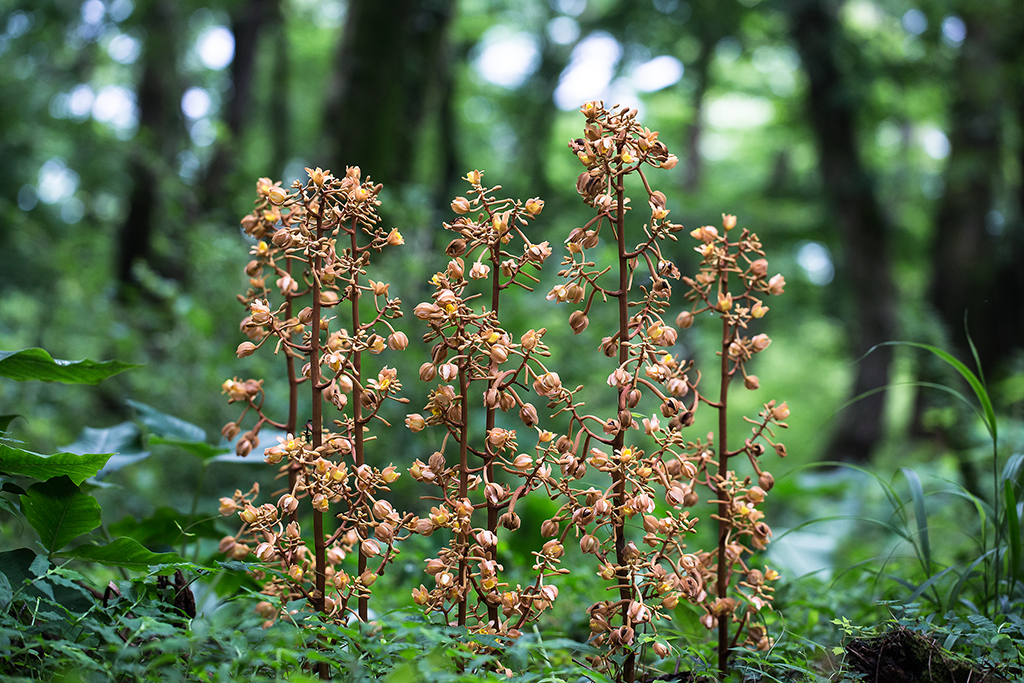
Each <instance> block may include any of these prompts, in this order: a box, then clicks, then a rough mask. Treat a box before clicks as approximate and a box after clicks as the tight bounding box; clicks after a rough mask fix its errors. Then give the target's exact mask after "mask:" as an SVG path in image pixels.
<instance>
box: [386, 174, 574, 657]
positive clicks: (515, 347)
mask: <svg viewBox="0 0 1024 683" xmlns="http://www.w3.org/2000/svg"><path fill="white" fill-rule="evenodd" d="M466 180H467V181H468V182H469V183H470V185H471V189H470V191H469V193H468V194H469V195H470V198H466V197H457V198H456V199H455V200H454V201H453V202H452V209H453V211H455V213H456V214H458V217H457V218H456V219H455V220H454V221H453V222H452V223H451V224H447V223H446V224H445V227H446V228H448V229H449V230H452V231H454V232H456V233H457V234H458V237H457V238H456V239H454V240H452V242H451V243H450V244H449V245H448V248H447V249H446V251H447V253H448V255H449V256H451V257H452V259H451V261H450V262H449V263H448V266H447V268H446V270H445V271H444V272H441V273H437V274H436V275H435V276H434V277H433V278H432V283H433V284H434V286H435V292H434V294H433V296H432V301H430V302H424V303H421V304H419V305H418V306H417V307H416V310H415V315H416V317H418V318H419V319H421V320H423V321H425V322H427V323H428V324H429V326H430V331H429V332H428V333H427V334H426V335H424V340H425V341H428V342H432V341H433V342H435V344H434V346H433V349H432V352H431V356H432V361H431V362H429V363H425V364H424V365H423V366H422V367H421V368H420V378H421V379H422V380H424V381H427V382H430V381H434V380H435V379H437V378H440V380H441V384H440V386H438V387H437V388H435V389H434V390H433V391H431V393H430V397H429V401H428V403H427V406H426V411H425V412H426V417H424V416H423V415H420V414H412V415H409V416H408V418H407V420H406V424H407V425H408V426H409V428H410V429H412V430H413V431H414V432H418V431H421V430H422V429H424V428H425V427H426V426H428V425H430V426H439V427H444V428H445V431H446V434H445V437H444V440H443V443H442V447H441V449H440V450H439V451H437V452H436V453H434V454H433V455H431V456H430V458H429V459H428V462H422V461H420V460H417V461H416V462H415V463H414V464H413V466H412V468H411V470H410V471H411V473H412V476H413V477H414V478H416V479H417V480H419V481H423V482H429V483H431V484H433V485H436V486H438V487H439V488H440V494H439V495H438V496H434V497H430V500H433V501H437V502H439V503H440V504H439V505H438V506H436V507H434V508H433V509H432V510H431V513H430V516H429V518H427V519H419V520H414V522H413V524H412V528H414V529H415V530H416V531H417V532H418V533H421V534H424V535H430V534H432V533H433V532H434V531H436V530H438V529H450V530H451V532H452V534H453V536H452V539H451V542H450V543H449V544H448V546H447V547H446V548H444V549H443V550H442V551H441V553H440V555H439V556H438V557H436V558H429V559H428V560H427V572H428V574H431V575H433V577H434V581H435V587H434V588H433V589H432V590H428V589H427V588H426V587H425V586H423V585H421V586H420V587H419V588H417V589H416V590H414V591H413V597H414V599H415V601H416V602H417V603H418V604H421V605H423V606H425V608H426V610H427V611H428V612H433V611H436V612H441V613H442V614H444V615H445V617H446V619H452V612H454V619H453V620H452V621H454V623H456V624H458V625H460V626H468V627H470V628H472V629H474V630H476V631H480V632H486V633H494V634H501V635H505V636H509V637H513V638H514V637H517V636H518V634H519V629H520V628H521V627H522V625H523V624H524V623H526V622H529V621H532V620H534V619H535V618H536V617H537V615H539V613H540V612H541V611H542V610H543V609H545V608H547V607H548V606H550V603H551V601H552V600H554V598H555V597H556V596H557V589H556V588H555V586H553V585H550V584H546V583H545V579H547V578H548V577H550V576H552V575H554V574H557V573H559V572H560V571H561V570H559V569H558V568H557V566H556V565H557V562H558V558H559V556H560V555H561V552H560V551H559V552H557V553H554V552H539V553H537V557H538V561H537V563H536V565H535V566H534V571H535V572H536V579H535V580H534V583H533V585H531V586H528V587H527V588H526V589H522V588H517V589H516V590H501V589H503V588H507V587H508V586H507V584H505V583H503V582H502V581H501V577H500V575H499V571H500V570H501V569H502V567H501V565H500V564H498V561H497V551H496V547H497V542H498V534H499V533H500V528H499V527H504V528H505V529H508V530H511V531H514V530H515V529H517V528H519V524H520V521H519V517H518V515H516V514H515V504H516V502H517V501H518V500H520V499H521V498H522V497H523V496H525V495H527V494H528V493H529V492H530V491H532V490H534V489H536V488H538V487H540V486H542V485H546V483H547V482H548V481H550V471H551V468H550V466H548V465H545V462H544V459H543V457H540V458H538V459H536V460H535V459H534V457H531V456H530V455H528V454H526V453H517V450H518V442H517V439H518V435H517V433H516V430H513V429H504V428H501V427H498V426H496V424H497V414H498V412H499V411H509V410H511V409H513V408H515V407H517V406H518V408H519V418H520V420H521V421H522V422H523V424H524V425H525V426H526V427H527V428H528V429H533V430H535V431H536V432H537V435H538V443H537V446H536V447H535V450H536V451H537V453H538V454H540V455H543V451H544V449H545V446H544V444H545V443H546V442H547V441H550V440H551V438H552V436H553V435H551V434H550V433H548V432H544V431H542V430H541V429H540V428H539V427H538V422H539V420H538V416H537V410H536V408H534V406H533V405H532V404H530V403H528V402H525V401H524V400H523V398H522V396H521V394H520V392H521V391H526V390H527V387H528V385H527V382H528V381H529V380H530V379H535V380H536V379H537V378H540V377H546V378H548V379H549V380H550V378H551V377H554V379H555V380H557V376H556V375H553V374H552V373H548V371H547V369H546V368H545V367H544V365H543V363H542V362H541V358H542V357H544V356H546V355H548V351H547V348H546V346H544V345H543V344H542V343H541V337H542V336H543V334H544V330H539V331H537V330H528V331H527V332H526V333H525V334H523V335H522V336H521V338H520V340H519V342H518V343H515V342H514V341H513V338H512V336H511V335H510V334H509V333H508V332H507V331H506V330H504V329H503V328H502V326H501V321H500V320H499V318H498V315H497V311H498V306H499V303H500V295H501V292H502V291H504V290H506V289H508V288H510V287H513V286H518V287H523V288H525V289H530V284H528V283H532V282H536V278H534V277H533V276H532V275H530V274H529V273H528V272H526V271H527V266H530V267H536V268H540V266H541V265H542V264H543V262H544V260H545V259H546V258H547V256H548V255H550V253H551V250H550V248H549V247H548V245H547V243H546V242H544V243H541V244H534V243H533V242H532V241H530V240H529V239H528V238H527V236H526V235H525V234H524V232H523V230H522V228H523V227H524V226H526V224H527V222H528V221H529V220H530V219H532V218H533V217H534V216H536V215H537V214H539V213H540V212H541V210H542V208H543V202H541V201H540V200H539V199H531V200H529V201H528V202H526V203H525V205H524V204H522V203H521V202H518V201H513V200H509V199H497V198H495V197H494V195H493V193H494V192H495V191H496V190H497V189H499V188H498V187H492V188H488V187H485V186H483V185H481V173H480V172H479V171H472V172H470V173H468V174H467V175H466ZM513 242H521V243H522V244H523V249H522V252H521V253H513V252H512V251H510V248H511V247H510V244H512V243H513ZM474 256H475V259H476V260H475V262H474V263H473V265H472V266H470V267H469V268H468V270H467V266H466V262H467V261H468V260H469V259H471V258H473V257H474ZM473 280H478V281H482V282H485V283H486V285H487V293H489V294H490V297H489V298H490V306H489V307H488V306H487V305H486V304H484V305H481V306H480V307H479V308H474V307H473V303H474V300H475V299H477V298H479V295H478V294H473V293H471V289H472V288H471V287H470V283H471V282H472V281H473ZM524 280H525V282H524ZM455 381H457V384H458V389H456V388H455V387H453V386H452V385H451V384H448V383H449V382H455ZM475 385H483V387H484V388H483V389H482V390H480V393H479V394H478V395H482V398H483V403H484V406H485V414H484V420H483V423H484V432H483V434H484V439H483V441H482V443H480V442H476V441H474V440H472V439H471V438H470V437H471V433H470V427H471V424H473V422H474V420H472V419H471V417H472V416H471V412H472V408H471V406H472V402H471V401H470V396H471V395H472V393H473V387H474V386H475ZM534 386H535V388H536V386H537V385H536V384H535V385H534ZM449 441H454V442H455V444H457V448H458V453H459V461H458V464H457V465H455V466H451V467H450V466H448V465H447V461H446V458H445V446H446V445H447V444H448V443H449ZM471 458H472V459H471ZM499 474H500V475H502V478H504V479H507V478H508V477H509V476H511V477H514V478H516V479H518V480H520V481H521V483H519V484H518V485H517V486H515V487H514V490H513V487H511V486H509V484H507V483H503V482H502V481H500V480H499V478H498V477H499ZM481 489H482V495H481ZM481 498H482V500H481ZM478 509H486V511H487V519H486V522H485V524H484V526H482V527H478V526H476V524H475V522H474V512H475V511H476V510H478ZM472 595H475V596H476V600H475V601H473V600H471V596H472Z"/></svg>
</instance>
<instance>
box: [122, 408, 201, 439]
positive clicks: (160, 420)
mask: <svg viewBox="0 0 1024 683" xmlns="http://www.w3.org/2000/svg"><path fill="white" fill-rule="evenodd" d="M127 403H128V405H130V406H131V407H132V408H135V410H136V411H138V413H139V420H140V421H141V422H142V424H144V425H146V427H148V428H149V431H151V432H152V433H153V434H155V435H157V436H162V437H165V438H170V439H177V440H180V441H188V442H205V441H206V432H204V431H203V430H202V428H200V427H197V426H196V425H194V424H192V423H191V422H185V420H182V419H181V418H178V417H174V416H173V415H168V414H167V413H161V412H160V411H159V410H157V409H156V408H153V407H152V406H147V405H146V404H145V403H139V402H138V401H127Z"/></svg>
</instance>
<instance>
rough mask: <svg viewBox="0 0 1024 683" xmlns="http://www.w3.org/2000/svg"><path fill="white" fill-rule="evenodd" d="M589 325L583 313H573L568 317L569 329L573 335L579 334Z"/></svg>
mask: <svg viewBox="0 0 1024 683" xmlns="http://www.w3.org/2000/svg"><path fill="white" fill-rule="evenodd" d="M589 324H590V320H589V319H588V318H587V315H586V314H585V313H584V312H583V311H573V312H572V314H571V315H570V316H569V327H571V328H572V331H573V334H579V333H580V332H582V331H583V330H585V329H587V325H589Z"/></svg>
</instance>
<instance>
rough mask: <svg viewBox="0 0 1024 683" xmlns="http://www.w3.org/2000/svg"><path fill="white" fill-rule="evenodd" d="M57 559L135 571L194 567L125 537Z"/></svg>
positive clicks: (178, 556)
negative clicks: (167, 567) (164, 566)
mask: <svg viewBox="0 0 1024 683" xmlns="http://www.w3.org/2000/svg"><path fill="white" fill-rule="evenodd" d="M57 557H61V558H66V559H72V560H83V561H86V562H96V563H97V564H102V565H106V566H108V567H124V568H125V569H132V570H135V571H144V570H146V569H149V568H150V567H153V566H156V565H175V566H188V567H194V566H196V565H194V564H193V563H191V562H189V561H188V560H186V559H185V558H183V557H182V556H181V555H178V554H177V553H154V552H152V551H151V550H149V549H148V548H146V547H145V546H144V545H142V544H141V543H139V542H138V541H136V540H135V539H134V538H128V537H127V536H124V537H121V538H118V539H116V540H114V541H111V542H110V543H108V544H106V545H80V546H78V547H76V548H72V549H71V550H65V551H63V552H60V553H58V554H57Z"/></svg>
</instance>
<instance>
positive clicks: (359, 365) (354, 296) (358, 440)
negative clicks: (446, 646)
mask: <svg viewBox="0 0 1024 683" xmlns="http://www.w3.org/2000/svg"><path fill="white" fill-rule="evenodd" d="M358 237H359V226H358V225H357V224H356V220H355V219H353V220H352V258H353V260H355V259H356V258H357V257H358V255H359V240H358ZM350 291H351V295H350V297H349V298H350V299H351V300H352V334H354V335H355V336H356V346H355V350H354V351H353V352H352V372H353V373H354V374H355V377H353V378H352V429H353V430H354V431H355V434H353V435H352V436H353V453H354V458H355V466H356V467H361V466H362V465H363V464H364V462H365V445H364V440H363V357H362V356H363V354H362V351H361V350H360V347H359V337H360V329H359V295H360V289H359V269H358V266H353V271H352V283H351V290H350ZM357 531H358V533H359V537H360V538H366V529H365V528H360V529H358V530H357ZM357 571H358V572H359V576H362V575H363V572H365V571H366V556H365V555H363V552H362V549H360V551H359V559H358V569H357ZM368 618H369V596H367V595H364V594H360V596H359V620H360V621H366V620H367V619H368Z"/></svg>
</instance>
